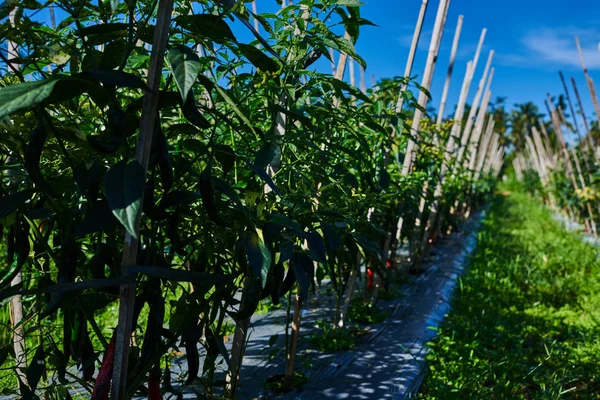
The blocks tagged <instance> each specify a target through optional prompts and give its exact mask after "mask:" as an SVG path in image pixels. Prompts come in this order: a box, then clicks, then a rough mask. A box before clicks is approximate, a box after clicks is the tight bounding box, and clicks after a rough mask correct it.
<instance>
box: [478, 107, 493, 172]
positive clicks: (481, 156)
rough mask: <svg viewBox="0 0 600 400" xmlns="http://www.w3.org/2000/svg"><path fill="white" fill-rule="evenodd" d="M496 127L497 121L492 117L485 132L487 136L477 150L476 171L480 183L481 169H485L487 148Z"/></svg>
mask: <svg viewBox="0 0 600 400" xmlns="http://www.w3.org/2000/svg"><path fill="white" fill-rule="evenodd" d="M495 125H496V121H494V116H493V115H490V116H489V121H488V123H487V127H486V130H485V135H484V136H483V140H482V142H481V145H480V146H479V148H478V149H477V168H476V169H475V181H478V180H479V177H480V175H481V168H482V167H483V162H484V161H485V155H486V154H487V148H488V146H489V144H490V140H491V139H492V133H493V131H494V127H495Z"/></svg>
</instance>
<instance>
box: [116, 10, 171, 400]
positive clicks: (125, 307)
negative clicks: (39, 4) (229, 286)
mask: <svg viewBox="0 0 600 400" xmlns="http://www.w3.org/2000/svg"><path fill="white" fill-rule="evenodd" d="M172 12H173V0H160V2H159V6H158V15H157V21H156V30H155V32H154V41H153V43H154V45H153V48H152V55H151V56H150V68H149V70H148V78H147V85H148V87H149V88H150V89H151V91H150V92H148V93H146V95H145V96H144V103H143V108H142V118H141V121H140V133H139V138H138V142H137V147H136V160H137V161H138V162H139V163H140V165H141V166H142V168H143V170H144V174H145V173H146V171H147V169H148V161H149V158H150V151H151V148H152V136H153V135H154V128H155V123H156V120H157V118H156V113H157V109H158V89H159V87H160V79H161V76H162V66H163V63H164V53H165V50H166V47H167V42H168V40H169V27H170V24H171V14H172ZM140 217H141V215H140V214H138V215H137V216H136V218H135V222H134V227H135V228H134V229H135V232H136V233H138V234H139V231H140ZM138 246H139V241H138V239H136V238H135V237H133V236H132V235H131V234H129V233H128V232H127V233H126V234H125V244H124V248H123V260H122V274H123V275H128V274H129V272H128V269H129V267H130V266H133V265H135V264H136V262H137V251H138ZM134 304H135V283H133V284H127V285H122V286H121V288H120V303H119V323H118V326H117V340H116V343H115V362H114V368H113V376H112V377H113V387H112V393H111V399H112V400H124V399H125V394H126V389H127V388H126V385H127V366H128V361H129V341H130V338H131V330H132V324H133V321H132V319H133V308H134Z"/></svg>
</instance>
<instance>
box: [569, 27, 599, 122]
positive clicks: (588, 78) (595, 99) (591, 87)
mask: <svg viewBox="0 0 600 400" xmlns="http://www.w3.org/2000/svg"><path fill="white" fill-rule="evenodd" d="M575 43H577V51H578V52H579V58H580V60H581V67H582V68H583V74H584V75H585V79H586V81H587V84H588V89H589V90H590V95H591V96H592V103H593V104H594V110H595V111H596V119H597V120H598V121H600V104H599V103H598V96H597V95H596V88H595V86H594V81H593V80H592V77H591V76H590V74H589V72H588V69H587V66H586V65H585V60H584V58H583V51H582V50H581V43H579V37H577V36H575Z"/></svg>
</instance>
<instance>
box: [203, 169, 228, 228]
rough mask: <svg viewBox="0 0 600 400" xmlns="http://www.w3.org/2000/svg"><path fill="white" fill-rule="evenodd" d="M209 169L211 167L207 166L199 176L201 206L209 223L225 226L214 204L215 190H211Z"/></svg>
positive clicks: (211, 183)
mask: <svg viewBox="0 0 600 400" xmlns="http://www.w3.org/2000/svg"><path fill="white" fill-rule="evenodd" d="M211 169H212V168H211V165H210V164H209V165H208V166H207V167H206V168H205V169H204V171H202V173H201V174H200V195H201V196H202V204H203V205H204V209H205V210H206V213H207V214H208V217H209V218H210V220H211V221H213V222H214V223H215V224H217V225H219V226H225V222H224V221H223V220H222V219H221V217H220V216H219V214H218V212H217V206H216V204H215V190H214V188H213V182H212V173H211Z"/></svg>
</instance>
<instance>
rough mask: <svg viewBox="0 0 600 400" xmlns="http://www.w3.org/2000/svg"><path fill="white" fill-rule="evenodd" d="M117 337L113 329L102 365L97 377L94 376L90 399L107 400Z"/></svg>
mask: <svg viewBox="0 0 600 400" xmlns="http://www.w3.org/2000/svg"><path fill="white" fill-rule="evenodd" d="M116 338H117V331H115V332H114V333H113V335H112V338H111V339H110V343H109V345H108V347H107V348H106V353H104V359H103V360H102V366H101V367H100V372H98V377H97V378H96V384H95V385H94V391H93V392H92V400H108V394H109V393H110V380H111V379H112V373H113V365H114V361H115V342H116Z"/></svg>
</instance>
